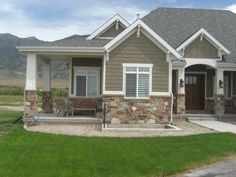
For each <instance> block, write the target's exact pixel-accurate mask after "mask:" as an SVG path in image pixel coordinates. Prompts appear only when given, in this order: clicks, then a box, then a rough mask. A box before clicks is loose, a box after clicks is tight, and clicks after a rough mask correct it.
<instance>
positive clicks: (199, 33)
mask: <svg viewBox="0 0 236 177" xmlns="http://www.w3.org/2000/svg"><path fill="white" fill-rule="evenodd" d="M202 35H204V37H205V38H206V39H207V40H208V41H209V42H210V43H211V44H212V45H214V46H215V47H216V48H218V50H222V51H223V52H224V53H225V54H230V51H229V50H228V49H227V48H226V47H225V46H223V45H222V44H221V43H220V42H219V41H217V40H216V38H214V37H213V36H212V35H211V34H210V33H208V32H207V31H206V30H205V29H204V28H201V29H200V30H199V31H197V32H196V33H195V34H193V35H192V36H191V37H190V38H188V39H187V40H186V41H185V42H183V43H182V44H181V45H180V46H179V47H178V48H177V49H176V50H177V51H178V52H180V51H181V50H182V49H184V48H186V47H187V46H188V45H190V44H191V43H192V42H193V41H194V40H196V39H197V38H198V37H199V36H202Z"/></svg>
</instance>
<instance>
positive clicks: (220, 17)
mask: <svg viewBox="0 0 236 177" xmlns="http://www.w3.org/2000/svg"><path fill="white" fill-rule="evenodd" d="M142 20H143V21H144V22H145V23H146V24H147V25H148V26H149V27H150V28H151V29H152V30H154V31H155V32H156V33H157V34H158V35H160V36H161V37H162V38H163V39H164V40H166V42H168V43H169V44H170V45H171V46H172V47H173V48H175V49H176V48H177V47H178V46H180V44H182V43H183V42H184V41H185V40H186V39H188V38H189V37H190V36H192V35H193V34H194V33H195V32H197V31H198V30H200V29H201V28H204V29H205V30H207V31H208V32H209V33H210V34H211V35H212V36H213V37H214V38H216V39H217V40H218V41H219V42H220V43H221V44H223V45H224V46H225V47H226V48H227V49H228V50H230V51H231V54H229V55H227V56H226V57H225V58H226V61H227V62H236V14H235V13H233V12H231V11H227V10H210V9H185V8H158V9H156V10H153V11H152V12H151V13H149V14H148V15H146V16H145V17H143V18H142Z"/></svg>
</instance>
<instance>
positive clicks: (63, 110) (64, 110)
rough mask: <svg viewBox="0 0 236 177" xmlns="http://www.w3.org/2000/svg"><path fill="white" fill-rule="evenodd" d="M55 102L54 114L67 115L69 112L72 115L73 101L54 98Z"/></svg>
mask: <svg viewBox="0 0 236 177" xmlns="http://www.w3.org/2000/svg"><path fill="white" fill-rule="evenodd" d="M55 104H56V110H55V112H56V115H57V117H58V116H62V117H64V116H68V114H69V112H70V113H71V114H72V116H73V115H74V112H73V103H72V102H70V101H66V100H64V99H55Z"/></svg>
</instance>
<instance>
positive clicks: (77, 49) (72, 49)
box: [16, 46, 105, 53]
mask: <svg viewBox="0 0 236 177" xmlns="http://www.w3.org/2000/svg"><path fill="white" fill-rule="evenodd" d="M16 48H17V49H18V50H19V51H20V52H23V53H27V52H32V53H34V52H59V53H62V52H72V53H78V52H81V53H83V52H84V53H104V52H105V49H104V48H103V47H49V46H16Z"/></svg>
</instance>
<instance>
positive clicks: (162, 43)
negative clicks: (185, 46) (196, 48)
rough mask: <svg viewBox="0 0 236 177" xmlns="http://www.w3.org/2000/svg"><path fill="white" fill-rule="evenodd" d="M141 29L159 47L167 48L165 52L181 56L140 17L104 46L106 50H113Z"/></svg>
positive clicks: (177, 56)
mask: <svg viewBox="0 0 236 177" xmlns="http://www.w3.org/2000/svg"><path fill="white" fill-rule="evenodd" d="M136 28H137V30H139V29H140V30H141V31H142V32H143V33H144V34H145V35H146V36H147V37H148V38H149V39H151V41H152V42H153V43H155V44H156V45H157V46H158V47H159V48H161V49H162V50H165V53H172V54H173V55H174V56H175V57H176V58H178V59H179V58H181V56H180V54H179V53H178V52H177V51H176V50H175V49H173V48H172V47H171V46H170V45H169V44H168V43H167V42H166V41H165V40H164V39H162V38H161V37H160V36H159V35H158V34H156V33H155V32H154V31H153V30H152V29H151V28H149V27H148V26H147V25H146V24H145V23H144V22H143V21H142V20H140V19H138V20H136V21H135V22H134V23H133V24H131V25H130V26H129V27H128V28H127V29H125V30H124V31H123V32H121V33H120V34H119V35H118V36H116V37H115V38H114V39H113V40H111V41H110V42H109V43H108V44H106V45H105V46H104V48H105V50H108V51H111V50H112V49H114V48H115V47H116V46H118V45H119V44H121V43H122V42H123V41H124V40H125V39H127V38H128V37H129V36H130V35H132V34H133V33H134V32H136V31H135V29H136Z"/></svg>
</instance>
